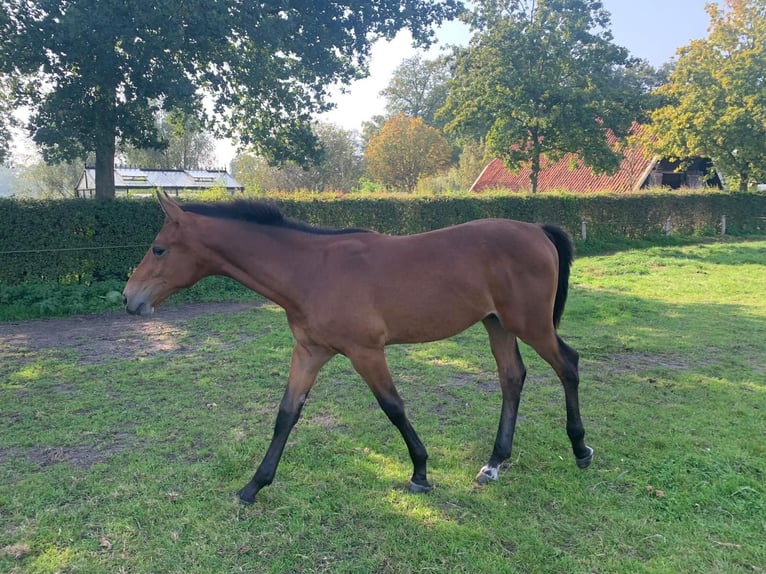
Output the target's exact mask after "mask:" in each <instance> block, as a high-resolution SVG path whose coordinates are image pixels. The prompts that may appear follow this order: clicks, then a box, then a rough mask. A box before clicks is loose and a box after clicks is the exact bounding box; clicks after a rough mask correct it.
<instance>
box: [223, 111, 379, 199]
mask: <svg viewBox="0 0 766 574" xmlns="http://www.w3.org/2000/svg"><path fill="white" fill-rule="evenodd" d="M314 133H315V135H316V137H317V139H318V141H319V145H320V147H321V149H322V154H321V156H320V158H319V160H318V161H317V162H315V163H314V164H312V165H308V166H300V165H298V164H296V163H295V162H286V163H283V164H281V165H278V166H273V165H269V162H268V161H267V159H266V158H264V157H261V156H258V155H255V154H251V153H243V154H238V155H237V157H236V158H235V159H234V162H233V168H232V171H233V175H234V177H236V178H237V181H239V182H240V183H241V184H242V185H244V186H245V188H247V189H248V190H257V191H259V192H262V193H266V192H271V191H300V190H308V191H316V192H325V191H341V192H350V191H353V190H354V189H356V187H357V185H358V183H359V178H360V177H361V176H362V173H363V170H364V162H363V160H362V153H361V149H360V145H359V141H358V139H359V137H358V134H357V133H356V132H353V131H348V130H344V129H343V128H340V127H338V126H336V125H334V124H330V123H319V124H316V125H315V126H314Z"/></svg>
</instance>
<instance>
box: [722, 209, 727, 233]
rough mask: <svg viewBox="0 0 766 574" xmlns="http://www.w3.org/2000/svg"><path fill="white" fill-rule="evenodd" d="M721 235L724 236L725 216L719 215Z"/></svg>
mask: <svg viewBox="0 0 766 574" xmlns="http://www.w3.org/2000/svg"><path fill="white" fill-rule="evenodd" d="M721 235H726V214H724V215H721Z"/></svg>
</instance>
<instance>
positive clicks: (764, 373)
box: [0, 240, 766, 573]
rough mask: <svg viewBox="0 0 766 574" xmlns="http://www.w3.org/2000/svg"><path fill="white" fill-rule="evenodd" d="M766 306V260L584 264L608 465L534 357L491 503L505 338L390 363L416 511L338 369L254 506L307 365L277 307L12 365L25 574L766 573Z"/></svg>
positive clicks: (729, 254)
mask: <svg viewBox="0 0 766 574" xmlns="http://www.w3.org/2000/svg"><path fill="white" fill-rule="evenodd" d="M764 294H766V241H763V240H750V241H732V240H730V241H726V242H711V243H706V244H699V245H678V246H665V247H655V248H647V249H641V250H633V251H623V252H620V253H615V254H610V255H601V256H589V257H582V258H580V259H578V261H577V262H576V264H575V268H574V272H573V278H572V292H571V294H570V298H569V302H568V307H567V312H566V313H565V315H564V319H563V322H562V328H561V334H562V336H563V337H564V338H565V339H566V340H567V341H568V342H569V343H570V344H571V345H572V346H573V347H575V348H576V349H578V350H579V351H580V354H581V357H582V359H581V376H582V384H581V404H582V411H583V418H584V422H585V425H586V431H587V433H588V439H587V440H588V443H589V444H590V445H592V446H593V447H594V448H595V459H594V462H593V464H592V466H591V467H590V468H589V469H588V470H585V471H581V470H578V469H577V468H576V467H575V464H574V461H573V459H572V457H571V453H570V449H569V445H568V441H567V438H566V434H565V432H564V422H565V415H564V407H563V393H562V391H561V388H560V385H559V383H558V381H557V380H556V379H555V376H554V375H553V373H552V371H551V370H550V368H549V367H548V366H547V365H545V364H544V363H542V361H541V360H540V359H539V358H537V357H536V356H535V355H534V353H533V352H532V351H531V350H529V349H528V348H523V349H522V353H523V355H524V358H525V361H526V363H527V367H528V371H529V377H528V379H527V384H526V388H525V390H524V395H523V397H522V403H521V410H520V415H521V416H520V421H519V424H518V427H517V433H516V439H515V442H514V453H513V457H512V464H511V465H510V468H507V469H506V470H505V471H504V472H503V473H502V474H501V476H500V479H499V480H498V482H497V483H495V484H491V485H488V486H485V487H479V486H477V485H476V484H475V483H474V482H473V477H474V476H475V474H476V472H477V471H478V469H479V468H480V467H481V465H482V464H484V463H485V462H486V459H487V457H488V455H489V453H490V450H491V447H492V442H493V440H494V432H495V429H496V426H497V418H498V416H499V406H500V398H499V392H498V391H497V390H496V387H497V384H496V383H495V382H494V381H495V374H494V364H493V362H492V359H491V356H490V353H489V349H488V346H487V343H486V335H485V333H484V332H483V329H482V328H481V327H477V328H473V329H470V330H469V331H467V332H465V333H463V334H461V335H459V336H457V337H455V338H453V339H450V340H447V341H443V342H439V343H434V344H428V345H419V346H402V347H394V348H391V349H390V350H389V360H390V364H391V370H392V372H393V373H394V375H395V378H396V379H397V381H398V387H399V390H400V392H401V393H402V395H403V396H404V398H405V401H406V403H407V408H408V413H409V416H410V419H411V420H412V422H413V425H414V426H415V428H416V429H417V430H418V432H419V433H420V435H421V438H422V439H423V441H424V442H425V444H426V446H427V447H428V450H429V454H430V477H431V479H432V480H433V481H434V482H435V483H436V489H435V490H434V491H433V492H431V493H430V494H428V495H410V494H408V493H406V481H407V479H408V477H409V474H410V472H411V466H410V462H409V459H408V457H407V453H406V449H405V447H404V444H403V442H402V440H401V438H400V437H399V435H398V433H397V432H396V430H395V429H394V428H393V427H392V426H391V425H390V423H389V422H388V421H387V419H386V418H385V416H384V415H383V413H382V412H381V411H380V409H378V407H377V404H376V403H375V400H374V398H373V397H372V395H371V394H370V393H369V391H368V390H367V389H366V386H365V385H364V383H363V382H361V380H360V379H359V378H358V377H357V376H356V375H355V374H354V373H353V370H352V368H351V366H350V365H349V363H348V361H347V360H345V359H343V358H338V359H335V360H333V361H332V362H331V363H330V364H329V365H328V366H327V367H326V368H325V369H324V370H323V371H322V373H321V375H320V380H319V383H318V385H317V386H316V387H315V389H314V390H313V391H312V394H311V397H310V399H309V401H308V403H307V405H306V408H305V409H304V414H303V417H302V419H301V421H300V422H299V424H298V426H297V427H296V429H295V430H294V432H293V434H292V435H291V437H290V441H289V443H288V447H287V449H286V451H285V455H284V457H283V459H282V463H281V465H280V468H279V471H278V473H277V478H276V481H275V482H274V484H273V485H272V486H270V487H268V488H266V489H264V490H263V491H262V492H261V493H260V494H259V495H258V499H257V501H256V504H254V505H253V506H250V507H244V506H241V505H240V504H239V503H238V502H236V500H235V498H234V492H235V491H236V490H237V489H238V488H239V487H241V486H242V485H243V484H244V483H245V482H246V481H247V480H248V479H249V478H250V476H251V475H252V473H253V472H254V470H255V467H256V466H257V464H258V462H260V459H261V457H262V456H263V453H264V451H265V449H266V446H267V445H268V441H269V439H270V437H271V431H272V427H273V423H274V417H275V416H276V409H277V405H278V402H279V399H280V397H281V394H282V391H283V387H284V384H285V377H286V374H287V369H288V364H289V355H290V349H291V345H292V341H291V338H290V334H289V331H288V329H287V327H286V322H285V319H284V315H283V313H282V311H281V310H279V309H278V308H276V307H273V306H269V305H266V306H263V307H260V308H258V309H256V310H255V311H247V312H243V313H238V314H232V315H208V316H205V317H201V318H198V319H195V320H191V321H189V322H187V323H186V324H185V325H184V326H183V327H184V328H183V330H182V332H181V334H180V335H179V338H178V340H177V341H176V343H177V346H176V348H175V349H173V350H170V351H167V352H165V353H161V354H160V353H157V354H154V355H148V356H147V358H144V359H142V360H140V361H137V360H134V359H132V358H131V357H129V356H121V355H120V354H119V353H117V352H115V353H114V354H112V355H106V356H104V357H102V358H101V360H99V361H98V362H93V361H84V360H83V359H82V357H80V356H79V355H78V354H77V352H76V351H72V350H67V349H59V350H54V351H46V352H41V353H37V354H32V353H28V354H24V353H21V354H17V355H13V356H9V357H8V358H7V360H6V359H4V360H3V361H2V362H1V363H0V404H1V407H2V408H1V410H2V419H0V571H2V572H12V573H15V572H19V573H20V572H25V573H26V572H30V573H43V572H51V573H52V572H130V573H144V572H145V573H150V572H151V573H154V572H178V573H181V572H184V573H188V572H215V573H220V572H273V573H283V572H333V573H335V572H360V573H366V572H381V573H389V572H390V573H404V572H493V573H494V572H519V573H521V572H562V573H579V572H629V573H634V572H727V573H728V572H764V570H765V569H766V544H765V543H764V540H766V486H764V485H765V484H766V475H765V474H766V446H765V445H766V412H765V409H766V369H765V368H764V358H765V357H766V297H764ZM158 312H159V313H162V310H161V309H160V310H159V311H158ZM0 350H1V348H0Z"/></svg>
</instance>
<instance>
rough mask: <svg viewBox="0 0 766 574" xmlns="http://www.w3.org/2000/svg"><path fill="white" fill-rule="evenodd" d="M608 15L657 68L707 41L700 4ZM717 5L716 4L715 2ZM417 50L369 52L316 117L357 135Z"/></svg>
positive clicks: (655, 1) (230, 153) (465, 35)
mask: <svg viewBox="0 0 766 574" xmlns="http://www.w3.org/2000/svg"><path fill="white" fill-rule="evenodd" d="M602 2H603V5H604V7H605V8H606V9H607V10H608V11H609V12H610V13H611V20H612V27H611V29H612V35H613V36H614V42H615V43H616V44H619V45H621V46H624V47H626V48H627V49H628V50H629V51H630V53H631V54H632V55H633V56H636V57H639V58H642V59H645V60H647V61H648V62H649V63H650V64H652V65H653V66H655V67H657V66H660V65H662V64H664V63H665V62H667V61H668V60H670V59H671V58H673V56H674V55H675V52H676V50H677V49H678V48H680V47H681V46H685V45H687V44H688V43H689V42H690V41H691V40H693V39H698V38H704V37H705V36H707V26H708V23H709V19H708V15H707V13H706V12H705V3H706V0H638V1H634V0H602ZM719 3H720V0H719ZM437 39H438V43H437V45H435V46H434V47H432V48H431V49H430V50H429V51H428V52H427V53H426V54H425V55H424V57H425V58H433V57H435V56H436V55H438V54H439V52H440V50H441V49H443V46H445V45H451V44H458V45H467V44H468V40H469V32H468V29H467V28H466V27H465V26H464V25H462V24H460V23H458V22H447V23H446V24H444V25H443V26H442V27H441V28H439V29H438V30H437ZM417 53H418V51H417V50H416V49H414V48H413V47H412V43H411V37H410V35H409V33H408V32H406V31H405V32H401V33H400V34H399V35H397V37H396V38H395V39H394V40H393V41H391V42H384V41H380V42H378V43H377V44H376V45H375V46H373V48H372V56H371V60H370V75H369V77H367V78H365V79H363V80H358V81H356V82H354V83H353V84H352V85H351V86H349V87H348V88H347V93H340V91H339V90H336V92H335V96H334V97H333V101H334V102H335V103H336V105H337V107H336V108H335V109H334V110H333V111H331V112H329V113H326V114H323V115H322V116H320V117H319V119H320V120H322V121H327V122H331V123H334V124H336V125H338V126H340V127H342V128H344V129H347V130H360V131H361V127H362V123H363V122H364V121H366V120H369V119H370V118H372V117H373V116H375V115H380V114H382V113H383V112H384V109H385V101H384V99H383V97H382V96H380V91H381V90H383V89H384V88H385V87H386V86H387V85H388V83H389V82H390V80H391V77H392V75H393V73H394V70H396V68H397V67H398V66H399V64H401V63H402V61H403V60H404V59H405V58H410V57H412V56H414V55H415V54H417ZM234 155H235V149H234V147H233V146H232V145H231V144H230V143H229V142H228V141H221V142H219V143H218V145H217V147H216V158H215V165H217V166H229V165H230V162H231V160H232V159H233V157H234Z"/></svg>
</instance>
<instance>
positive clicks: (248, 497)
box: [237, 487, 256, 505]
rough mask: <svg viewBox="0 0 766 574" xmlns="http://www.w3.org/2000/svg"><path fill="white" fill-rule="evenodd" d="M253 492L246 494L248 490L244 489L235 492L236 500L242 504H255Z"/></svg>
mask: <svg viewBox="0 0 766 574" xmlns="http://www.w3.org/2000/svg"><path fill="white" fill-rule="evenodd" d="M255 494H256V493H255V492H248V488H247V487H245V488H243V489H242V490H240V491H239V492H237V498H239V501H240V502H241V503H242V504H246V505H250V504H253V503H254V502H255Z"/></svg>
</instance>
